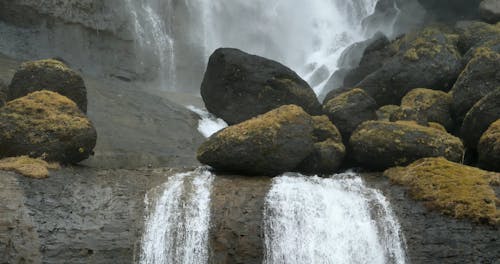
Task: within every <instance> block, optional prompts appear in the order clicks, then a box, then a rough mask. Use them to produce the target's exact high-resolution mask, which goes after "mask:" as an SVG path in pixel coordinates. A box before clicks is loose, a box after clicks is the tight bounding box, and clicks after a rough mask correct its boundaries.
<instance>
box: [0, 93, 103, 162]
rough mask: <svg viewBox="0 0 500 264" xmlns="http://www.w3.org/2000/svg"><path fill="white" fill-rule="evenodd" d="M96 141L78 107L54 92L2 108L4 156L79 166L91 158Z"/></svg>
mask: <svg viewBox="0 0 500 264" xmlns="http://www.w3.org/2000/svg"><path fill="white" fill-rule="evenodd" d="M96 139H97V134H96V130H95V128H94V127H93V125H92V123H91V122H90V120H89V119H87V117H86V116H85V115H84V114H83V113H82V112H81V111H80V109H79V108H78V107H77V105H76V104H75V103H74V102H73V101H71V100H70V99H68V98H67V97H65V96H62V95H59V94H57V93H54V92H50V91H45V90H44V91H38V92H34V93H31V94H28V95H27V96H25V97H21V98H19V99H16V100H13V101H10V102H8V103H7V104H6V105H5V106H4V107H3V108H0V157H14V156H21V155H29V156H31V157H35V158H37V157H42V158H43V159H45V160H48V161H59V162H63V163H76V162H79V161H81V160H84V159H86V158H88V157H89V155H91V153H92V150H93V148H94V146H95V144H96Z"/></svg>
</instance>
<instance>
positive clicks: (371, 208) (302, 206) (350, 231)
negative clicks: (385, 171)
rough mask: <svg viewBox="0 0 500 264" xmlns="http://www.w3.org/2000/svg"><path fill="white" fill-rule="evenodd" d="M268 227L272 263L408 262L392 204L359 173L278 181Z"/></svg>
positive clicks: (270, 195)
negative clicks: (363, 179)
mask: <svg viewBox="0 0 500 264" xmlns="http://www.w3.org/2000/svg"><path fill="white" fill-rule="evenodd" d="M264 222H265V223H264V236H265V238H264V239H265V247H266V255H265V261H264V263H267V264H279V263H287V264H294V263H297V264H299V263H375V264H376V263H381V264H383V263H395V264H401V263H405V251H404V240H403V238H402V235H401V232H400V227H399V224H398V222H397V221H396V219H395V217H394V215H393V213H392V211H391V208H390V206H389V204H388V202H387V200H386V199H385V198H384V196H383V195H382V194H380V193H379V192H378V191H376V190H374V189H371V188H367V187H366V186H365V185H364V183H363V181H362V180H361V178H360V177H359V176H358V175H356V174H354V173H344V174H338V175H334V176H332V177H331V178H319V177H307V176H302V175H294V174H285V175H283V176H280V177H277V178H275V179H274V180H273V185H272V187H271V190H270V191H269V193H268V195H267V197H266V202H265V212H264Z"/></svg>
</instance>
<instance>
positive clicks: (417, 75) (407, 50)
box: [356, 26, 462, 105]
mask: <svg viewBox="0 0 500 264" xmlns="http://www.w3.org/2000/svg"><path fill="white" fill-rule="evenodd" d="M457 40H458V36H457V35H455V34H453V33H452V32H451V31H449V29H448V28H442V27H437V26H433V27H427V28H425V29H423V30H421V31H418V32H414V33H409V34H407V35H405V36H404V37H401V38H399V39H397V40H395V41H394V42H393V43H391V45H390V48H391V49H392V50H394V52H395V54H396V55H394V56H393V57H392V58H391V59H390V60H388V61H387V62H386V63H385V64H384V65H383V66H381V67H380V68H379V69H378V70H376V71H375V72H373V73H371V74H370V75H368V76H366V77H365V78H364V79H363V80H362V81H361V82H359V83H358V84H357V85H356V86H357V87H361V88H362V89H363V90H365V91H366V92H367V93H368V94H369V95H370V96H371V97H373V98H374V99H375V101H376V102H377V103H378V104H379V105H387V104H399V102H400V100H401V98H403V96H404V95H406V94H407V93H408V92H409V91H411V90H412V89H415V88H419V87H427V88H430V89H435V90H448V89H449V88H451V86H452V85H453V82H454V81H455V80H456V78H457V76H458V75H459V73H460V70H461V68H462V62H461V55H460V52H459V51H458V49H457V47H456V44H457Z"/></svg>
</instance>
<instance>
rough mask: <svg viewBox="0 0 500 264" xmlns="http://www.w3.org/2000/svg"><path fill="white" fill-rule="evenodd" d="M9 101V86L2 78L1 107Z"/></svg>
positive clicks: (0, 81)
mask: <svg viewBox="0 0 500 264" xmlns="http://www.w3.org/2000/svg"><path fill="white" fill-rule="evenodd" d="M6 101H7V86H6V85H5V83H3V81H2V80H0V107H2V106H4V105H5V102H6Z"/></svg>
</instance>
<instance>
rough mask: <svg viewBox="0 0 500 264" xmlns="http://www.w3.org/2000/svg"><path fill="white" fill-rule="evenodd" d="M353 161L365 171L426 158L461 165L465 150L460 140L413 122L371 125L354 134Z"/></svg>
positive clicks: (362, 127)
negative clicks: (444, 160)
mask: <svg viewBox="0 0 500 264" xmlns="http://www.w3.org/2000/svg"><path fill="white" fill-rule="evenodd" d="M349 146H350V150H351V155H352V157H353V158H354V159H355V160H356V161H357V162H358V163H359V164H361V165H362V166H363V167H366V168H371V169H376V170H380V169H386V168H389V167H393V166H402V165H407V164H410V163H411V162H413V161H415V160H418V159H420V158H425V157H441V156H442V157H446V158H447V159H449V160H452V161H456V162H460V161H461V160H462V157H463V154H464V147H463V145H462V142H461V140H460V139H459V138H457V137H454V136H452V135H450V134H448V133H446V132H444V131H442V130H439V129H435V128H431V127H425V126H421V125H418V124H416V123H415V122H411V121H398V122H387V121H367V122H365V123H363V124H361V125H360V126H359V127H358V128H357V129H356V131H354V133H353V134H352V136H351V138H350V141H349Z"/></svg>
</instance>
